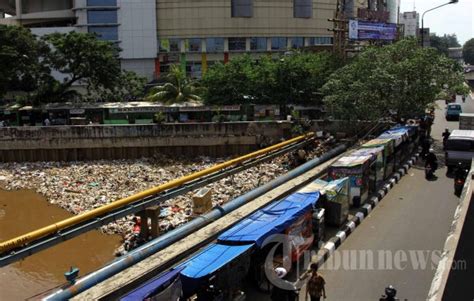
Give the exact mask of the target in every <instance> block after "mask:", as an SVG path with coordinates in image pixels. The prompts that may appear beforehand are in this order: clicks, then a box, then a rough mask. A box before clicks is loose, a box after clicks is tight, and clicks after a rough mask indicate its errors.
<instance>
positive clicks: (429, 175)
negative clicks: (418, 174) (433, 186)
mask: <svg viewBox="0 0 474 301" xmlns="http://www.w3.org/2000/svg"><path fill="white" fill-rule="evenodd" d="M433 174H434V170H433V167H432V166H431V164H427V165H426V166H425V178H426V179H427V180H429V179H431V178H432V177H433Z"/></svg>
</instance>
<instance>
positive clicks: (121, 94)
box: [86, 71, 147, 102]
mask: <svg viewBox="0 0 474 301" xmlns="http://www.w3.org/2000/svg"><path fill="white" fill-rule="evenodd" d="M146 82H147V79H146V78H145V77H143V76H139V75H137V74H136V73H135V72H131V71H122V72H121V73H120V75H119V77H118V78H117V80H116V82H115V84H114V86H113V87H110V88H104V87H103V86H102V85H98V86H90V87H89V88H88V92H89V93H88V95H87V97H86V98H87V99H88V100H91V101H97V100H99V101H117V102H121V101H134V100H137V99H141V98H142V97H143V96H144V95H145V90H144V87H145V84H146Z"/></svg>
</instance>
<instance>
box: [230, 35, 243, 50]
mask: <svg viewBox="0 0 474 301" xmlns="http://www.w3.org/2000/svg"><path fill="white" fill-rule="evenodd" d="M245 40H246V39H245V38H229V51H245Z"/></svg>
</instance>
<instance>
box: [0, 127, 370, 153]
mask: <svg viewBox="0 0 474 301" xmlns="http://www.w3.org/2000/svg"><path fill="white" fill-rule="evenodd" d="M369 127H370V125H369ZM291 128H292V123H291V122H288V121H269V122H226V123H176V124H160V125H158V124H150V125H113V126H107V125H90V126H49V127H8V128H0V162H23V161H76V160H79V161H83V160H96V159H122V158H127V159H130V158H139V157H151V156H153V155H155V154H156V153H162V154H171V155H173V156H179V155H181V156H199V155H207V156H213V157H219V156H231V155H238V154H243V153H248V152H251V151H252V150H255V149H257V148H259V147H261V146H265V145H270V144H274V143H276V142H278V141H280V140H281V139H288V138H290V137H291ZM367 128H368V125H367V124H359V125H358V126H354V125H353V124H352V125H348V124H346V123H344V122H339V121H331V122H327V121H326V122H324V121H314V126H313V130H326V131H329V132H333V133H336V132H347V134H348V135H353V134H355V133H357V132H358V131H361V130H363V129H367Z"/></svg>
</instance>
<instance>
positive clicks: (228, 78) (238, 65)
mask: <svg viewBox="0 0 474 301" xmlns="http://www.w3.org/2000/svg"><path fill="white" fill-rule="evenodd" d="M253 68H255V64H254V61H253V60H252V59H251V58H250V56H249V55H242V56H238V57H236V58H234V59H232V60H230V62H228V63H227V64H222V63H217V64H214V65H213V66H212V67H211V68H209V70H207V72H206V73H205V75H204V77H203V79H202V81H201V84H202V85H203V86H204V87H205V93H204V99H205V102H206V103H209V104H215V105H221V104H236V103H240V104H242V103H245V102H248V101H249V100H250V99H253V98H254V95H252V91H253V90H252V89H251V88H250V87H251V85H252V84H251V82H252V81H251V78H255V76H252V70H253ZM261 76H262V80H264V79H266V80H268V81H272V80H273V78H272V77H271V75H270V74H262V75H261ZM261 93H266V92H265V91H262V92H261Z"/></svg>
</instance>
